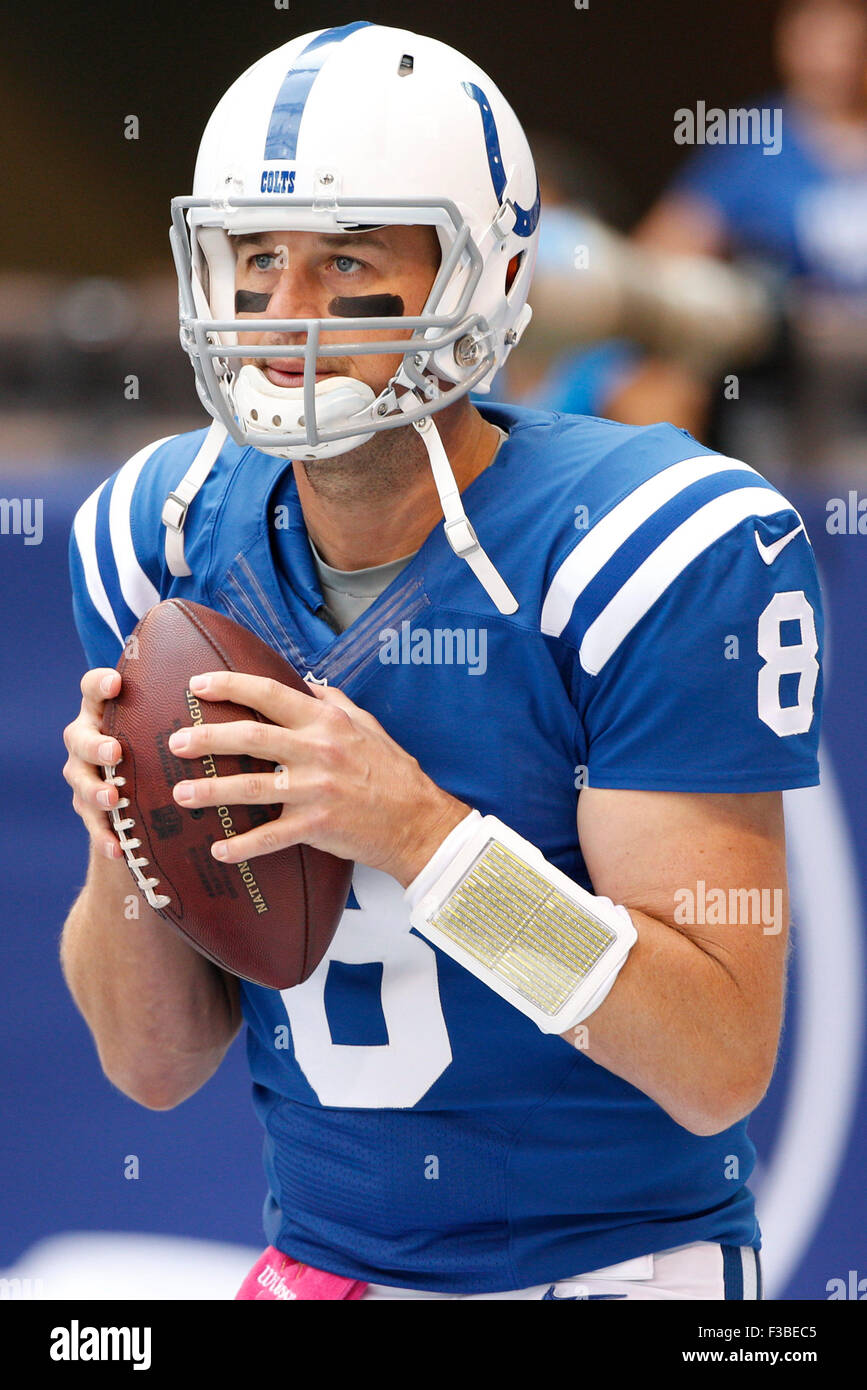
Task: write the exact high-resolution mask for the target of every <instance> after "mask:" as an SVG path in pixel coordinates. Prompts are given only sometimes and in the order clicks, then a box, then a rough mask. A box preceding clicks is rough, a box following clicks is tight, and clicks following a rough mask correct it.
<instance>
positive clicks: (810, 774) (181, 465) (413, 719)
mask: <svg viewBox="0 0 867 1390" xmlns="http://www.w3.org/2000/svg"><path fill="white" fill-rule="evenodd" d="M481 412H482V414H483V415H484V416H485V418H487V419H488V420H490V421H492V422H493V423H494V424H497V425H499V426H501V428H502V429H504V430H506V431H507V432H508V435H509V437H508V439H507V440H506V441H505V442H504V443H503V445H502V447H501V449H500V451H499V453H498V455H497V457H496V460H495V461H494V462H493V463H492V464H491V465H490V466H489V467H488V468H487V469H485V470H484V471H483V472H482V473H481V474H480V475H479V476H478V477H477V478H476V479H474V481H473V482H472V483H471V484H470V485H469V487H468V488H466V489H465V491H464V493H463V500H464V503H465V506H466V510H467V514H468V516H469V517H470V519H471V520H472V522H473V524H474V526H475V527H476V529H477V531H478V534H479V538H480V540H481V542H482V544H483V545H484V546H485V548H486V550H487V552H488V554H489V555H490V556H491V558H492V560H493V562H494V564H495V565H496V566H497V568H498V570H499V571H500V572H501V574H502V575H503V577H504V578H505V580H506V582H507V583H508V584H509V586H510V587H511V589H512V590H513V592H514V593H515V595H516V597H517V599H518V601H519V605H520V606H519V608H518V611H517V612H516V613H515V614H513V615H511V616H508V617H506V616H503V615H501V614H499V613H498V612H496V611H495V610H494V608H493V606H492V604H491V602H490V600H489V599H488V597H487V595H486V594H485V592H484V591H483V590H482V589H481V587H480V586H479V584H478V582H477V580H476V579H475V577H474V576H473V574H472V573H471V571H470V570H469V568H468V567H467V566H466V564H465V563H464V562H463V561H461V560H459V559H457V558H456V557H455V556H454V555H453V554H452V552H451V550H450V548H449V546H448V543H447V541H446V538H445V536H444V533H443V529H442V526H439V525H438V526H436V527H435V528H434V529H433V531H432V532H431V533H430V535H429V536H428V538H427V540H426V541H425V542H424V544H423V545H422V546H421V548H420V550H419V551H418V553H417V554H416V555H415V556H414V558H413V559H412V560H411V561H410V562H409V564H408V565H407V566H406V567H405V568H404V569H403V570H402V572H401V573H400V574H399V575H398V576H397V577H396V578H395V579H394V580H393V582H392V583H391V584H390V585H389V587H388V588H387V589H385V590H384V592H383V593H382V594H381V595H380V596H379V598H378V599H376V600H375V602H374V603H373V605H372V607H371V608H369V609H368V610H367V612H366V613H364V614H363V615H362V616H361V617H360V618H358V619H357V620H356V621H355V622H353V623H352V624H351V625H350V626H349V627H348V628H347V629H346V631H344V632H343V633H341V634H336V633H335V632H334V630H333V628H332V627H331V626H330V625H329V623H328V622H327V620H326V612H325V609H324V606H323V602H322V596H321V593H320V591H319V588H318V585H317V581H316V575H315V570H314V566H313V560H312V555H311V551H310V547H309V544H308V541H307V534H306V529H305V525H304V518H303V515H302V512H301V508H300V503H299V500H298V495H297V491H296V487H295V482H294V477H293V474H292V469H291V466H290V465H289V464H288V463H287V462H286V461H285V460H280V459H276V458H273V457H271V456H268V455H265V454H262V453H259V452H257V451H255V450H253V449H244V448H241V447H239V446H236V445H235V444H233V443H227V444H226V445H225V446H224V448H223V450H222V452H221V454H220V455H219V458H218V460H217V464H216V466H215V468H214V469H213V471H212V473H211V475H210V476H209V478H208V479H207V482H206V483H205V485H204V487H203V488H202V490H201V491H200V492H199V494H198V496H197V497H196V498H195V500H194V502H193V503H192V506H191V508H190V513H189V517H188V520H187V528H186V555H187V560H188V562H189V565H190V568H191V569H192V576H191V577H189V578H173V577H172V575H171V573H170V572H169V570H168V568H167V566H166V564H165V561H164V559H163V542H164V537H165V532H164V530H163V527H162V526H161V524H160V515H161V511H162V506H163V502H164V499H165V498H166V496H167V494H168V493H169V492H170V491H171V490H172V489H173V488H175V487H176V486H177V484H178V482H179V480H180V478H181V477H182V476H183V474H184V473H185V471H186V469H187V467H188V466H189V464H190V462H191V460H192V458H193V457H194V455H195V453H196V451H197V450H198V448H199V446H200V445H201V442H202V438H203V433H202V432H201V431H199V432H196V433H193V434H187V435H181V436H178V437H176V438H173V439H170V440H167V441H161V442H160V443H159V444H158V445H156V446H153V447H152V449H151V450H145V451H143V452H142V454H140V455H137V456H136V458H134V459H133V460H131V461H130V462H129V463H128V464H127V465H126V466H125V467H124V468H122V469H121V470H120V471H119V472H118V473H117V474H115V475H114V477H113V478H110V479H108V481H107V482H105V483H104V484H103V485H102V487H101V488H100V489H99V491H98V492H97V493H95V494H94V495H93V496H92V497H91V498H90V499H89V500H88V501H87V502H86V503H85V504H84V506H83V507H82V508H81V510H80V512H79V514H78V516H77V518H76V523H75V530H74V537H73V541H72V580H73V589H74V600H75V612H76V620H77V623H78V627H79V631H80V634H81V637H82V641H83V643H84V646H85V650H86V653H87V659H88V662H89V664H90V665H91V666H95V665H110V664H114V663H115V662H116V661H117V658H118V656H119V653H120V649H121V641H122V639H123V638H124V637H125V636H126V635H127V634H128V633H129V632H130V630H131V629H132V627H133V625H134V623H135V621H136V620H137V618H138V617H139V616H140V615H141V614H142V613H143V612H144V611H146V609H147V608H148V607H149V606H150V605H152V604H153V603H155V602H157V601H158V600H159V599H161V598H166V597H169V596H170V595H177V596H183V597H188V598H191V599H195V600H197V601H198V602H200V603H204V604H206V605H208V606H210V607H212V608H215V609H217V610H219V611H221V612H223V613H225V614H227V615H228V616H229V617H231V618H234V619H236V620H237V621H238V622H240V623H243V624H245V625H246V626H247V627H249V628H250V629H252V630H253V631H254V632H256V633H258V634H259V635H260V636H261V637H263V638H264V639H265V640H266V641H267V642H269V643H270V644H271V645H272V646H273V647H275V648H276V649H277V650H279V651H280V652H281V653H282V654H283V655H284V656H285V657H286V658H288V660H289V661H290V662H291V663H292V664H293V665H294V666H295V667H296V668H297V669H298V670H299V671H301V672H302V674H306V673H308V672H310V673H312V674H313V676H314V677H316V678H317V679H319V680H327V681H328V682H329V683H330V684H332V685H336V686H338V687H340V688H341V689H342V690H343V691H345V693H346V694H347V695H348V696H349V697H350V698H351V699H352V700H354V701H355V702H356V703H357V704H359V705H360V706H362V707H363V708H364V709H366V710H369V711H370V712H371V713H372V714H373V715H375V717H376V718H377V719H378V720H379V721H380V723H381V724H382V725H383V726H384V727H385V729H386V730H387V731H388V733H389V734H390V735H391V736H392V737H393V738H394V739H395V740H396V741H397V742H398V743H399V744H401V745H402V746H403V747H404V748H405V749H407V750H408V751H409V752H410V753H411V754H413V755H414V756H415V757H417V758H418V760H419V762H420V764H421V766H422V768H423V769H424V770H425V772H426V773H427V774H428V775H429V776H430V777H431V778H432V779H433V780H434V781H435V782H436V783H438V784H439V785H440V786H442V787H443V788H445V789H446V790H447V791H449V792H451V793H452V794H453V795H455V796H457V797H459V798H460V799H461V800H463V801H465V802H466V803H468V804H469V805H471V806H474V807H477V808H478V809H479V810H480V811H481V812H482V813H483V814H487V813H491V814H493V815H496V816H498V817H499V818H500V819H501V820H503V821H505V822H506V823H507V824H508V825H510V826H512V827H513V829H514V830H516V831H517V832H518V833H519V834H521V835H523V836H525V837H526V838H527V839H529V840H531V841H532V842H533V843H534V844H535V845H537V846H539V848H540V849H541V850H542V852H543V853H544V854H545V855H546V856H547V858H548V859H549V860H550V861H551V862H552V863H553V864H555V865H556V866H557V867H558V868H559V869H561V870H562V871H563V872H565V873H567V874H569V875H570V876H571V877H572V878H573V879H574V880H575V881H576V882H578V883H580V884H582V885H583V886H584V887H585V888H588V889H590V890H591V891H592V885H591V883H590V880H589V876H588V873H587V869H586V866H585V864H584V861H583V859H582V856H581V849H580V846H579V844H578V839H577V832H576V804H577V798H578V796H579V795H580V788H581V787H582V786H583V785H589V786H598V787H609V788H619V787H620V788H648V789H658V790H668V791H683V792H759V791H767V790H771V789H776V788H787V787H796V786H806V785H811V784H814V783H816V782H817V781H818V769H817V758H816V751H817V738H818V723H819V710H820V699H821V679H820V675H819V668H818V662H817V646H818V644H819V643H820V642H821V635H822V634H821V606H820V596H819V589H818V585H817V578H816V571H815V566H814V561H813V555H812V551H811V548H810V545H809V542H808V540H807V537H806V535H805V534H804V531H803V528H802V527H800V518H799V517H798V515H797V513H796V512H795V511H794V510H793V508H792V507H791V505H790V504H789V503H788V502H787V501H786V500H785V498H784V497H782V496H781V495H780V494H779V493H778V492H777V491H776V490H775V489H774V487H773V486H772V485H771V484H770V483H769V482H767V481H766V480H764V479H763V478H761V477H760V476H759V475H758V474H756V473H755V472H754V471H753V470H751V469H748V468H747V467H746V466H745V465H744V464H741V463H738V462H736V461H735V460H732V459H727V458H723V457H721V456H720V455H718V454H714V453H713V452H712V451H710V450H708V449H705V448H703V447H702V446H701V445H698V444H696V442H695V441H694V440H693V439H691V438H690V437H689V436H688V435H687V434H685V433H684V432H682V431H680V430H677V429H675V428H674V427H672V426H670V425H655V426H652V427H650V428H633V427H631V426H625V425H620V424H614V423H612V422H610V421H604V420H597V419H592V418H585V417H578V416H558V415H550V414H545V413H541V412H537V411H532V410H529V409H526V408H521V407H514V406H492V405H483V406H481ZM241 989H242V998H243V1007H244V1014H245V1018H246V1021H247V1024H248V1029H247V1042H248V1054H249V1063H250V1070H251V1073H252V1079H253V1095H254V1102H255V1106H256V1109H257V1111H258V1114H259V1116H260V1118H261V1121H262V1124H263V1126H264V1130H265V1168H266V1172H267V1177H268V1185H269V1192H268V1196H267V1199H266V1204H265V1229H266V1235H267V1238H268V1240H269V1242H271V1243H272V1244H274V1245H276V1246H277V1247H278V1248H279V1249H281V1250H284V1251H285V1252H286V1253H287V1254H289V1255H292V1256H294V1257H296V1258H297V1259H299V1260H301V1261H303V1262H306V1263H310V1264H313V1265H317V1266H319V1267H321V1268H324V1269H327V1270H331V1271H333V1272H335V1273H338V1274H343V1275H347V1276H350V1277H353V1278H357V1279H365V1280H369V1281H375V1282H378V1283H386V1284H389V1283H390V1284H398V1285H405V1286H411V1287H416V1288H420V1289H431V1290H441V1291H447V1292H457V1293H476V1292H490V1291H495V1290H505V1289H516V1288H522V1287H526V1286H528V1285H532V1284H537V1283H542V1282H544V1281H546V1280H556V1279H559V1278H566V1277H569V1276H574V1275H576V1274H578V1273H581V1272H583V1271H586V1270H591V1269H595V1268H600V1267H602V1266H606V1265H609V1264H612V1263H615V1262H618V1261H621V1260H625V1259H628V1258H630V1257H633V1256H637V1255H641V1254H648V1253H652V1252H654V1251H659V1250H664V1249H668V1248H671V1247H673V1246H679V1245H684V1244H688V1243H690V1242H693V1241H707V1240H713V1241H720V1242H724V1243H726V1244H731V1245H750V1244H752V1245H754V1246H758V1244H759V1232H758V1227H757V1224H756V1220H755V1213H754V1205H753V1198H752V1195H751V1193H750V1192H749V1190H748V1188H747V1186H746V1185H745V1184H746V1181H747V1179H748V1178H749V1175H750V1172H751V1169H752V1166H753V1162H754V1150H753V1147H752V1145H751V1142H750V1140H749V1138H748V1136H747V1130H746V1124H745V1123H739V1124H736V1125H734V1126H732V1127H731V1128H730V1129H727V1130H726V1131H725V1132H723V1133H721V1134H716V1135H711V1136H707V1137H699V1136H696V1135H694V1134H691V1133H689V1132H688V1131H687V1130H686V1129H684V1128H682V1127H681V1126H680V1125H678V1124H676V1123H675V1121H674V1120H672V1119H671V1118H670V1117H669V1116H668V1115H667V1114H666V1113H665V1112H664V1111H663V1110H662V1109H661V1108H660V1107H659V1106H658V1105H657V1104H656V1103H655V1102H654V1101H652V1100H651V1099H650V1098H649V1097H648V1096H646V1095H644V1094H643V1093H642V1092H641V1091H639V1090H638V1089H636V1088H635V1087H633V1086H631V1085H630V1084H629V1083H628V1082H626V1081H624V1080H622V1079H621V1078H620V1077H618V1076H615V1075H614V1074H613V1073H612V1072H610V1071H607V1070H606V1069H605V1068H604V1067H602V1066H600V1065H598V1064H597V1063H595V1062H593V1061H591V1060H590V1059H589V1058H588V1057H587V1056H586V1055H584V1054H583V1053H582V1052H581V1051H580V1050H579V1049H576V1048H574V1047H572V1046H571V1045H570V1044H569V1043H567V1042H565V1041H564V1040H563V1039H561V1038H559V1037H556V1036H547V1035H544V1034H543V1033H541V1032H540V1031H539V1030H538V1029H537V1028H536V1027H535V1026H534V1025H533V1024H532V1023H531V1022H530V1021H529V1020H528V1019H527V1018H526V1017H525V1016H524V1015H523V1014H522V1013H520V1012H518V1011H517V1010H515V1009H514V1008H512V1007H511V1005H509V1004H508V1003H506V1002H505V1001H504V1000H503V999H501V998H500V997H499V996H498V995H497V994H495V993H494V992H493V991H491V990H489V989H488V988H487V987H486V986H485V985H484V984H482V983H481V982H480V981H479V980H477V979H476V978H475V976H473V975H471V974H470V973H469V972H468V971H465V970H464V969H462V967H461V966H459V965H458V964H456V963H455V962H454V961H452V960H451V959H450V958H449V957H447V956H444V955H442V954H441V953H440V952H439V951H438V950H437V949H436V948H434V947H432V946H431V945H429V944H428V943H427V942H426V941H425V940H424V939H423V938H422V937H421V936H419V935H418V934H417V933H416V932H415V931H413V930H411V929H410V926H409V920H408V910H407V906H406V903H405V901H404V895H403V891H402V889H401V887H400V885H399V884H398V883H397V882H396V880H394V879H392V878H390V877H389V876H388V875H386V874H384V873H382V872H379V871H376V870H372V869H370V868H367V867H365V866H364V865H358V866H357V867H356V870H355V874H354V877H353V889H352V895H351V897H350V900H349V904H348V906H347V909H346V912H345V914H344V917H343V919H342V921H341V923H340V926H339V928H338V931H337V934H336V936H335V938H334V942H333V944H332V946H331V949H330V950H329V952H328V955H327V957H326V959H325V960H324V961H323V963H322V964H321V966H320V967H319V969H318V970H317V971H316V972H315V974H314V975H313V976H312V977H311V978H310V979H309V980H308V981H306V982H305V983H304V984H303V985H300V986H298V987H297V988H295V989H291V990H284V991H281V992H277V991H273V990H268V989H263V988H260V987H257V986H254V985H250V984H246V983H244V984H242V986H241ZM733 1159H737V1163H734V1162H733ZM735 1172H736V1173H737V1174H738V1176H737V1177H735V1178H733V1177H731V1176H730V1174H732V1173H735Z"/></svg>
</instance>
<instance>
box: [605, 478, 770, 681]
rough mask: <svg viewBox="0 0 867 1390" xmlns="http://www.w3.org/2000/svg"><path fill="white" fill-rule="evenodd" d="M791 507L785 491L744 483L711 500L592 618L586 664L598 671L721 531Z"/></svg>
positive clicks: (676, 530)
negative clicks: (783, 495) (744, 485)
mask: <svg viewBox="0 0 867 1390" xmlns="http://www.w3.org/2000/svg"><path fill="white" fill-rule="evenodd" d="M792 510H793V508H792V504H791V503H790V502H787V501H786V499H785V497H782V496H781V495H780V493H779V492H775V491H774V490H773V488H767V487H742V488H738V490H737V491H736V492H726V493H724V494H723V495H722V497H715V498H714V499H713V500H712V501H711V502H706V503H705V505H704V506H703V507H700V508H699V509H698V511H697V512H693V514H692V516H690V517H687V519H686V521H684V522H682V523H681V525H680V526H678V527H677V528H676V529H675V530H674V531H672V532H671V534H670V535H669V536H666V538H665V540H664V541H662V542H661V543H660V544H659V545H658V546H657V547H656V549H655V550H653V551H651V553H650V554H649V555H648V557H647V559H646V560H645V561H644V563H643V564H641V565H639V566H638V569H637V570H635V571H634V572H633V573H632V574H631V575H630V576H629V578H628V579H627V581H626V583H625V584H624V585H623V586H622V587H621V588H620V589H618V591H617V593H616V594H615V595H614V597H613V598H612V599H611V601H610V602H609V603H608V604H606V606H605V607H604V608H603V609H602V612H601V613H600V614H599V616H598V617H597V618H596V619H595V620H594V621H593V622H592V623H591V624H590V626H589V627H588V629H587V631H586V632H585V634H584V639H583V641H582V643H581V646H580V648H579V653H578V654H579V657H580V660H581V665H582V667H583V668H584V670H585V671H587V672H588V673H589V674H590V675H591V676H596V675H598V674H599V672H600V671H601V670H602V667H603V666H604V665H605V663H606V661H607V660H608V659H609V657H610V656H612V655H613V653H614V652H615V651H616V650H617V648H618V647H619V646H620V643H621V642H622V641H623V639H624V638H625V637H626V636H627V635H628V634H629V633H630V632H631V631H632V629H633V628H634V627H635V624H636V623H637V622H639V621H640V620H641V619H642V618H643V617H644V615H645V613H647V611H648V610H649V609H650V608H652V606H653V604H654V603H656V601H657V599H658V598H660V597H661V595H662V594H663V593H664V592H665V590H666V589H667V588H668V586H669V585H670V584H671V583H673V581H674V580H675V579H676V578H677V576H678V575H679V574H681V573H682V571H683V570H685V569H686V567H687V565H689V564H691V563H692V561H693V560H694V559H696V557H697V556H698V555H700V554H701V553H702V551H703V550H707V548H708V546H710V545H713V543H714V541H716V540H718V539H719V538H720V536H724V535H725V534H726V533H727V532H728V531H731V530H732V528H733V527H735V526H737V525H738V524H739V522H741V521H745V520H746V518H747V517H749V516H770V515H772V514H773V513H774V512H786V511H792Z"/></svg>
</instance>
